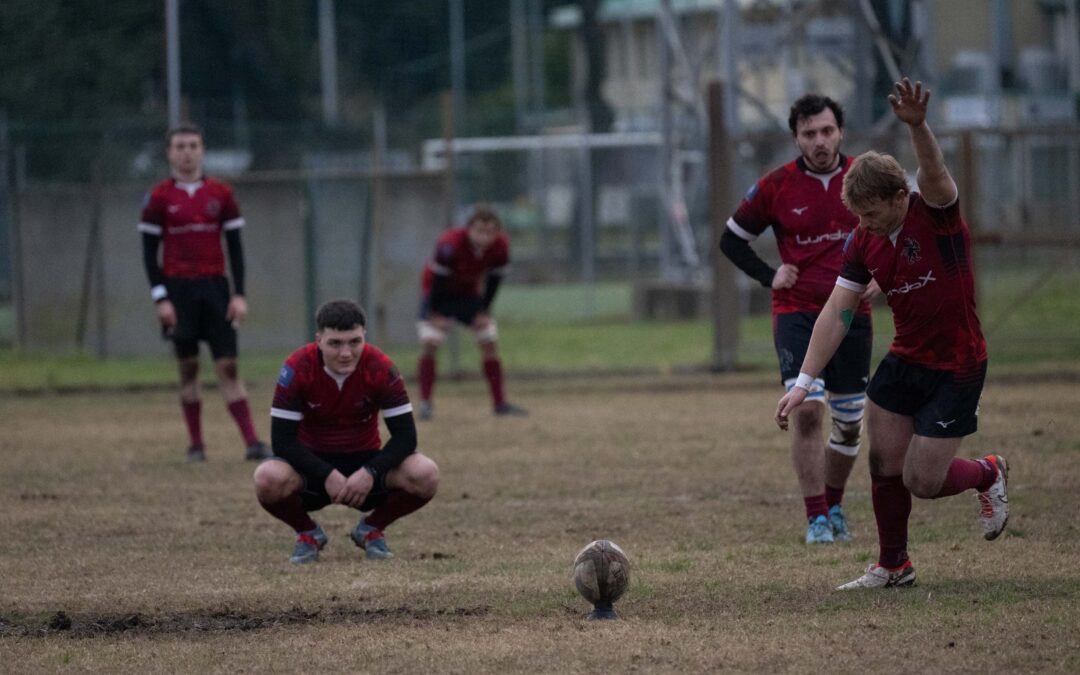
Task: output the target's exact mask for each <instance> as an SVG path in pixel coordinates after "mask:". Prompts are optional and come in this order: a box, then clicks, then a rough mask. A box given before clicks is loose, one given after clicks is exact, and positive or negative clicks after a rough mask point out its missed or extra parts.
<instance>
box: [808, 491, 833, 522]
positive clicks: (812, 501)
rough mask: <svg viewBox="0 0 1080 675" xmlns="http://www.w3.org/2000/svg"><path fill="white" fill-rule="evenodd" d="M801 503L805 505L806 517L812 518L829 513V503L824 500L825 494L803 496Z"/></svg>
mask: <svg viewBox="0 0 1080 675" xmlns="http://www.w3.org/2000/svg"><path fill="white" fill-rule="evenodd" d="M802 500H803V504H805V505H806V518H807V519H808V520H813V519H814V518H817V517H818V516H828V515H829V505H828V504H827V503H826V502H825V495H824V494H820V495H814V496H813V497H803V498H802Z"/></svg>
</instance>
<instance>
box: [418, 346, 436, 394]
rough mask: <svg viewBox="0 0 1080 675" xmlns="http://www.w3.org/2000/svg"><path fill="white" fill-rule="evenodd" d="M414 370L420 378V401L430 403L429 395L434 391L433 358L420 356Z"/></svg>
mask: <svg viewBox="0 0 1080 675" xmlns="http://www.w3.org/2000/svg"><path fill="white" fill-rule="evenodd" d="M416 370H417V376H418V377H419V378H420V400H421V401H430V400H431V393H432V392H433V391H435V357H434V356H431V355H426V356H421V357H420V364H419V365H418V366H417V369H416Z"/></svg>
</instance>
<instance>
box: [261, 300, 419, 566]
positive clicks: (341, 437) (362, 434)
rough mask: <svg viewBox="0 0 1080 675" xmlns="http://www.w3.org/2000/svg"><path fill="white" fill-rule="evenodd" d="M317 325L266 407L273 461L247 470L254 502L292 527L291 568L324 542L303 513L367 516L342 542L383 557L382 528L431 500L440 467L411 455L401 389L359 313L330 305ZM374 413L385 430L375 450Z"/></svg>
mask: <svg viewBox="0 0 1080 675" xmlns="http://www.w3.org/2000/svg"><path fill="white" fill-rule="evenodd" d="M315 323H316V333H315V342H313V343H310V344H307V345H305V346H303V347H301V348H300V349H298V350H296V351H295V352H293V353H292V355H291V356H289V358H288V359H287V360H286V361H285V365H284V366H282V368H281V374H280V376H279V377H278V383H277V389H276V390H275V392H274V402H273V406H272V408H271V410H270V415H271V418H272V426H271V434H272V438H273V443H274V448H275V454H276V455H277V456H276V457H274V458H272V459H268V460H266V461H265V462H263V463H262V464H260V465H259V467H258V468H257V469H256V470H255V495H256V496H257V497H258V499H259V503H260V504H261V505H262V507H263V508H264V509H266V510H267V511H268V512H269V513H270V515H272V516H274V517H275V518H277V519H278V520H281V521H283V522H285V523H286V524H288V525H289V526H291V527H292V528H293V529H294V530H296V535H297V536H296V548H295V549H294V550H293V554H292V557H291V558H290V562H293V563H297V564H301V563H308V562H313V561H315V560H318V558H319V551H320V550H321V549H322V548H323V547H324V546H326V543H327V536H326V533H325V532H323V530H322V528H321V527H319V525H318V524H317V523H316V522H315V521H314V520H312V519H311V516H310V515H309V514H310V512H311V511H317V510H319V509H321V508H323V507H324V506H327V505H328V504H342V505H344V506H349V507H352V508H354V509H357V510H359V511H361V512H367V511H371V513H370V514H368V515H367V517H361V518H360V521H359V522H358V523H357V524H356V527H355V528H353V530H352V532H351V533H350V536H351V538H352V540H353V542H354V543H355V544H356V545H357V546H359V547H360V548H362V549H364V550H365V552H366V555H367V558H368V559H369V560H381V559H385V558H390V557H392V555H391V553H390V549H389V548H388V547H387V545H386V538H385V537H384V536H383V530H384V529H386V527H387V526H388V525H390V524H391V523H393V522H394V521H395V520H397V519H398V518H401V517H402V516H405V515H407V514H409V513H412V512H413V511H416V510H417V509H419V508H420V507H422V506H423V505H424V504H426V503H428V502H429V501H430V500H431V498H432V497H434V496H435V491H436V489H437V488H438V485H439V468H438V466H436V464H435V462H433V461H432V460H431V459H430V458H428V457H425V456H424V455H422V454H420V453H418V452H416V424H415V422H414V421H413V415H412V404H411V403H410V402H409V396H408V394H407V393H406V392H405V383H404V381H403V380H402V377H401V375H400V373H398V369H397V368H396V367H395V366H394V364H393V362H392V361H391V360H390V358H389V357H387V356H386V355H385V354H383V353H382V352H381V351H379V350H378V349H377V348H376V347H374V346H373V345H370V344H367V342H366V341H365V339H364V337H365V325H366V318H365V316H364V311H363V310H362V309H361V308H360V306H359V305H357V304H356V303H355V302H352V301H351V300H334V301H332V302H328V303H326V304H325V305H323V306H322V307H320V308H319V310H318V312H317V314H316V316H315ZM380 411H381V412H382V416H383V419H384V420H385V421H386V427H387V429H388V430H389V431H390V439H389V440H388V441H387V442H386V445H383V446H381V448H380V438H379V412H380Z"/></svg>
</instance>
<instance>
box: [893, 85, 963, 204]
mask: <svg viewBox="0 0 1080 675" xmlns="http://www.w3.org/2000/svg"><path fill="white" fill-rule="evenodd" d="M893 86H894V88H895V93H893V94H890V95H889V105H891V106H892V109H893V114H894V115H896V118H897V119H898V120H900V121H901V122H903V123H904V124H906V125H908V131H909V132H910V133H911V144H912V146H914V148H915V157H916V159H917V160H918V162H919V173H918V174H917V176H916V182H918V184H919V192H921V193H922V196H923V199H924V200H926V202H927V203H928V204H931V205H933V206H947V205H949V204H952V203H953V201H954V200H955V199H956V182H955V181H953V177H952V176H951V175H949V169H948V168H947V167H946V166H945V157H944V155H942V154H941V147H940V146H939V145H938V142H937V139H936V138H935V137H934V132H932V131H930V126H929V125H928V124H927V123H926V106H927V103H928V102H929V101H930V90H929V89H923V86H922V82H916V83H915V84H912V83H911V80H909V79H908V78H906V77H905V78H904V79H903V80H901V81H900V82H897V83H896V84H895V85H893Z"/></svg>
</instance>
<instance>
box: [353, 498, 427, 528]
mask: <svg viewBox="0 0 1080 675" xmlns="http://www.w3.org/2000/svg"><path fill="white" fill-rule="evenodd" d="M430 501H431V497H417V496H416V495H414V494H411V493H409V492H406V491H404V490H390V492H388V493H387V495H386V501H384V502H383V503H382V504H381V505H379V506H378V507H377V508H376V509H375V510H374V511H372V512H371V515H369V516H368V517H367V518H364V522H365V523H367V524H368V525H370V526H372V527H377V528H379V529H380V530H385V529H386V528H387V527H388V526H389V525H390V523H392V522H394V521H395V520H397V519H398V518H401V517H402V516H407V515H409V514H410V513H412V512H413V511H415V510H417V509H419V508H420V507H421V506H423V505H424V504H427V503H428V502H430Z"/></svg>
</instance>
